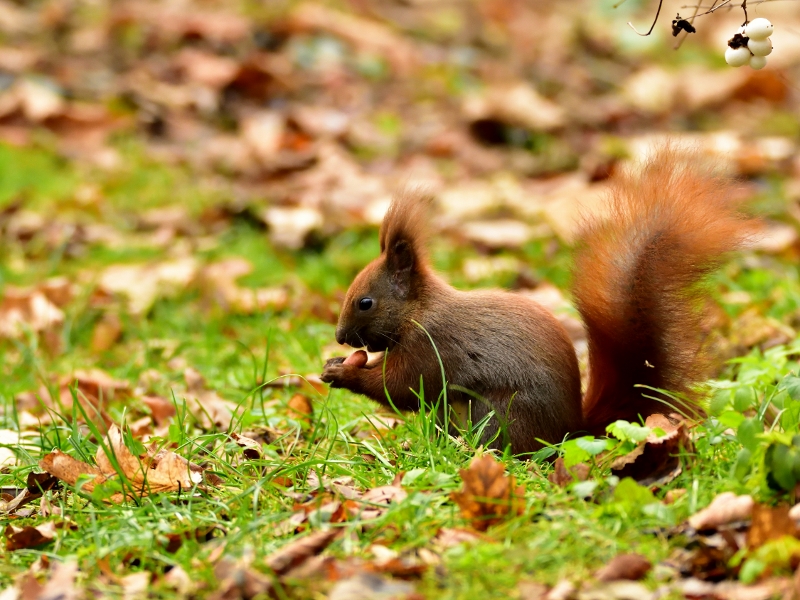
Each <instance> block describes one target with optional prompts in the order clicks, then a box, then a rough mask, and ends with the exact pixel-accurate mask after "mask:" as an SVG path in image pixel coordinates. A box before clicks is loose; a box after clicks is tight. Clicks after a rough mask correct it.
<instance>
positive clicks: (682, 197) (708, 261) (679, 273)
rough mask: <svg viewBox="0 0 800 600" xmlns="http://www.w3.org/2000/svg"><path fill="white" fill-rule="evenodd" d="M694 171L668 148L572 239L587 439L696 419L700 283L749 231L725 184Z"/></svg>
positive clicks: (702, 370)
mask: <svg viewBox="0 0 800 600" xmlns="http://www.w3.org/2000/svg"><path fill="white" fill-rule="evenodd" d="M700 162H701V161H700V160H698V157H697V156H696V155H693V154H688V155H687V154H680V153H677V152H675V151H673V150H671V149H669V148H668V149H666V150H662V151H661V152H659V153H657V154H656V155H655V156H654V157H653V158H652V159H651V160H650V161H649V162H648V163H647V164H646V165H645V166H644V167H643V169H642V171H641V172H640V173H639V174H633V173H626V174H623V175H621V176H620V177H618V178H616V179H615V180H614V181H613V182H612V184H611V185H612V189H611V197H610V200H609V201H610V211H609V215H607V218H606V219H604V220H602V221H596V222H594V223H592V224H590V225H589V226H588V227H587V228H586V229H585V230H584V232H583V234H582V236H581V241H580V243H579V247H578V249H577V251H576V254H575V266H574V273H573V275H574V283H573V294H574V299H575V304H576V307H577V309H578V311H579V312H580V314H581V317H582V318H583V321H584V324H585V326H586V331H587V335H588V338H589V386H588V390H587V391H586V394H585V396H584V400H583V413H584V421H585V426H586V428H587V429H588V430H589V431H590V432H592V433H595V434H597V433H602V432H603V431H604V430H605V427H606V425H608V424H609V423H611V422H613V421H615V420H617V419H625V420H628V421H632V420H635V419H636V417H637V416H639V415H641V416H643V417H646V416H648V415H651V414H655V413H668V412H673V409H672V408H671V406H674V407H675V408H677V409H678V410H680V411H682V412H684V413H687V414H689V415H692V416H699V414H700V412H701V411H700V409H699V408H698V404H697V396H696V393H695V391H694V390H693V387H694V386H695V385H696V384H697V383H699V382H700V381H702V380H703V379H705V378H706V377H707V375H708V367H709V362H710V361H709V360H708V357H707V356H706V355H705V354H704V352H703V349H702V335H701V331H702V327H701V325H702V318H703V317H702V311H701V308H702V303H703V300H704V299H705V298H706V292H705V290H704V289H703V285H702V283H703V280H704V279H705V277H706V276H707V275H708V274H709V273H711V272H712V271H713V270H715V269H716V268H717V267H719V266H720V264H721V263H722V261H723V260H724V259H725V257H726V256H727V255H728V254H729V253H730V252H731V251H732V250H735V249H736V248H737V247H739V246H740V245H741V244H742V243H743V242H744V241H745V239H746V238H747V237H748V236H749V235H750V234H751V233H752V231H753V221H752V220H748V219H747V218H746V217H745V216H744V215H743V214H742V213H741V212H740V211H739V208H738V204H739V203H738V202H737V201H736V199H735V198H734V197H733V196H734V186H733V185H732V183H731V182H730V181H729V180H726V179H723V178H721V177H717V176H714V175H713V174H711V173H710V172H709V171H708V170H707V169H705V168H703V167H701V166H699V163H700ZM636 386H646V388H643V387H636ZM647 388H658V389H662V390H666V391H669V392H673V393H677V394H679V395H681V396H682V397H683V398H685V401H683V402H677V403H676V401H675V399H674V398H666V397H664V396H663V395H661V394H659V393H658V392H657V391H655V390H653V389H647ZM665 401H666V402H668V403H669V404H667V403H665ZM670 405H671V406H670Z"/></svg>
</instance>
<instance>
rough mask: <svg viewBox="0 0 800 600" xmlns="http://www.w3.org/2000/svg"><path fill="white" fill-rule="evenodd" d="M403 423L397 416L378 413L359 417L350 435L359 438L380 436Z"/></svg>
mask: <svg viewBox="0 0 800 600" xmlns="http://www.w3.org/2000/svg"><path fill="white" fill-rule="evenodd" d="M403 423H405V421H404V420H403V419H401V418H399V417H396V416H390V415H387V414H381V413H378V414H374V415H370V416H368V417H364V418H362V419H360V420H359V421H358V423H357V424H356V425H355V427H354V428H353V430H352V431H351V432H350V435H352V436H353V437H354V438H356V439H359V440H364V439H368V438H373V437H374V438H381V437H384V436H386V435H387V434H388V433H389V432H390V431H391V430H392V429H394V428H396V427H398V426H399V425H402V424H403Z"/></svg>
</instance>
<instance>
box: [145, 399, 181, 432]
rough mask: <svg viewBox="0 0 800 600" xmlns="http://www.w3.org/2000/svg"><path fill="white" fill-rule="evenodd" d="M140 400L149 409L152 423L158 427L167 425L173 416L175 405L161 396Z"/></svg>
mask: <svg viewBox="0 0 800 600" xmlns="http://www.w3.org/2000/svg"><path fill="white" fill-rule="evenodd" d="M140 400H141V401H142V402H143V403H144V404H145V406H147V408H149V409H150V414H151V415H152V416H153V421H155V424H156V425H157V426H158V427H162V426H164V425H167V424H168V423H169V422H170V421H171V420H172V417H174V416H175V404H174V403H173V402H172V401H170V400H167V399H166V398H162V397H161V396H142V397H141V398H140Z"/></svg>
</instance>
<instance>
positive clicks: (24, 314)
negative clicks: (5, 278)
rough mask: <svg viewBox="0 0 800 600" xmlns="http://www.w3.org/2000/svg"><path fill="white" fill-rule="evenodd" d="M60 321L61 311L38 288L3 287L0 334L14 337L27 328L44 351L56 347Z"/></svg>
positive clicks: (56, 348) (57, 347)
mask: <svg viewBox="0 0 800 600" xmlns="http://www.w3.org/2000/svg"><path fill="white" fill-rule="evenodd" d="M63 323H64V313H63V311H62V310H61V309H60V308H59V307H58V306H57V305H55V304H53V302H52V301H51V300H50V299H49V298H48V297H47V294H46V293H45V292H44V290H42V289H40V288H33V289H31V288H27V289H23V288H16V287H13V286H10V285H7V286H5V288H4V289H3V298H2V301H0V337H7V338H18V337H20V336H22V335H24V334H25V331H31V332H33V333H36V334H39V335H40V336H41V337H42V340H43V343H44V344H45V345H46V347H47V349H48V351H50V352H51V353H53V354H55V353H57V352H58V351H59V350H60V344H59V339H58V335H59V332H60V330H61V327H62V325H63Z"/></svg>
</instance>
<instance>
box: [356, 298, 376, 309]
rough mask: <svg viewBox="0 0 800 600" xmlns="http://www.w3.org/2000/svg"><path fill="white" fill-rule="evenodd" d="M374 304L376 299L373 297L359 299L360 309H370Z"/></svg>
mask: <svg viewBox="0 0 800 600" xmlns="http://www.w3.org/2000/svg"><path fill="white" fill-rule="evenodd" d="M373 304H374V301H373V300H372V298H362V299H361V300H359V301H358V308H359V310H369V309H370V308H372V305H373Z"/></svg>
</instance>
